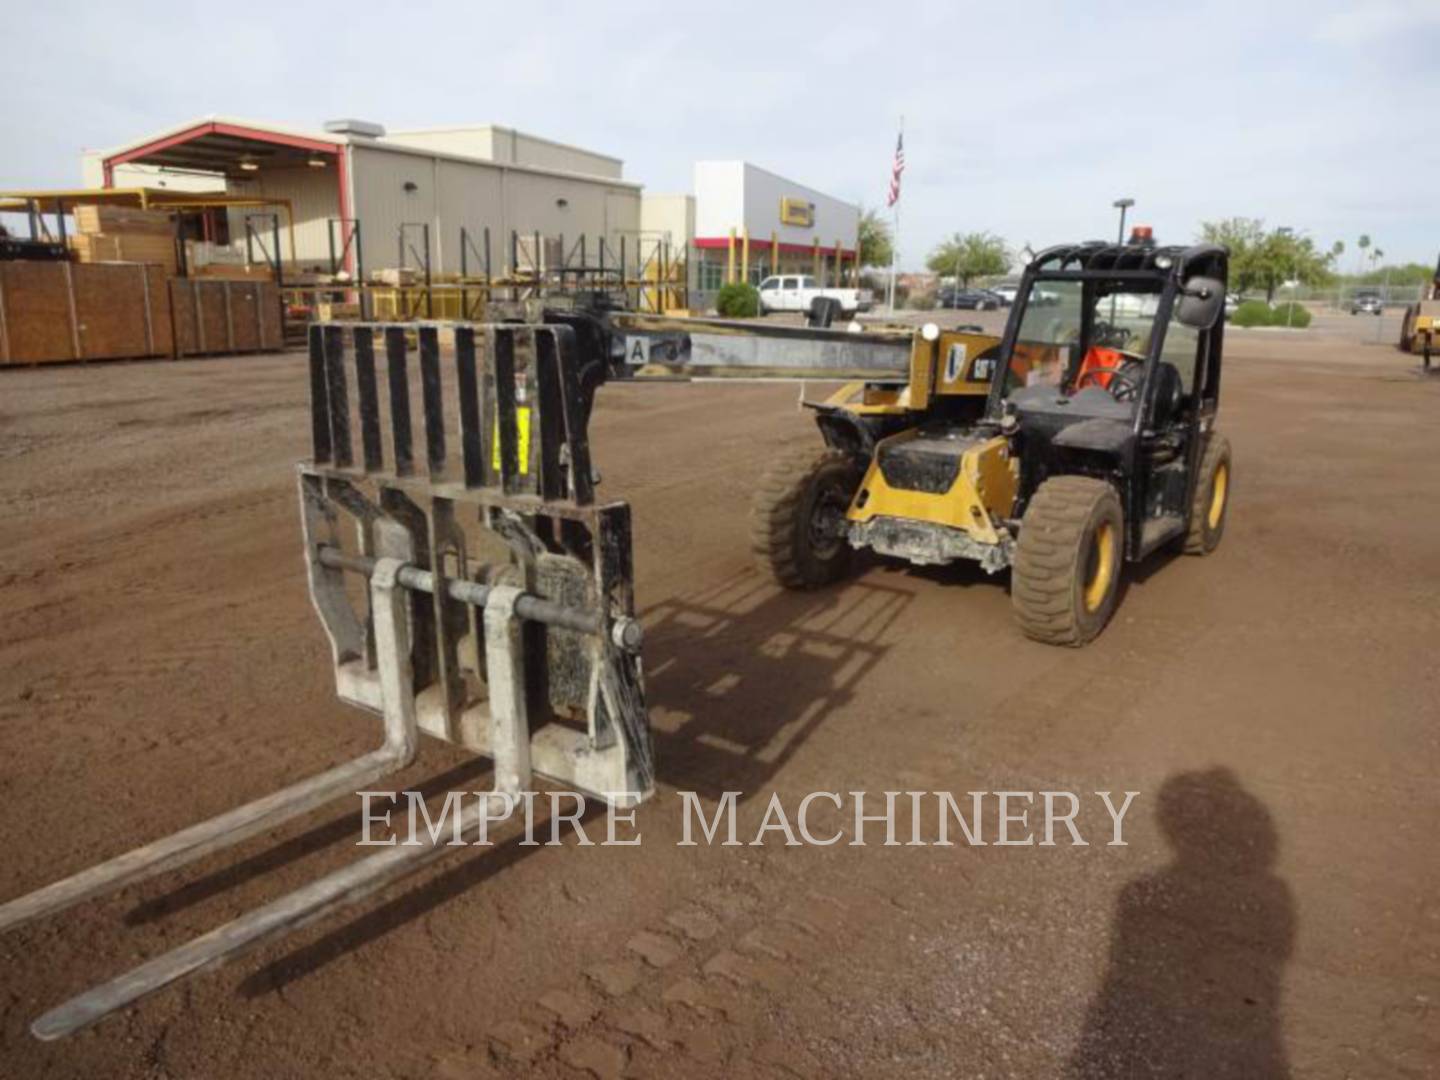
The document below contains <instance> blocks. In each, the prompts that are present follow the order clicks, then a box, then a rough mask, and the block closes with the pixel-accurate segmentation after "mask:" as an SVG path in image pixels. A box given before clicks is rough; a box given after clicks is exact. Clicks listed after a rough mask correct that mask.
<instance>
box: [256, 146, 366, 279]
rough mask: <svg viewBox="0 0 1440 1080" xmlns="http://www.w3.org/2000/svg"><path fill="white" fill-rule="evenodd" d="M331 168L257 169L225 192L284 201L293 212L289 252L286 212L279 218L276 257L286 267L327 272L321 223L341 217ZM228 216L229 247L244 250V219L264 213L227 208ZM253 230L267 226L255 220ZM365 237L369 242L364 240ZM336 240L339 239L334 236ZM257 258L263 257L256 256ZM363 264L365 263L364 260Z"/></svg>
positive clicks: (267, 241)
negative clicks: (292, 234) (257, 170)
mask: <svg viewBox="0 0 1440 1080" xmlns="http://www.w3.org/2000/svg"><path fill="white" fill-rule="evenodd" d="M335 170H336V167H335V164H334V163H333V162H329V163H327V164H326V166H325V168H323V169H313V168H311V167H310V166H308V165H306V166H301V167H299V168H294V169H262V170H261V171H260V172H257V173H256V174H255V176H254V178H253V179H248V180H231V181H230V184H229V191H230V193H231V194H232V195H257V196H260V195H263V196H270V197H274V198H282V199H289V200H290V203H291V207H292V209H293V211H294V214H295V247H296V250H295V251H292V250H291V249H290V235H289V231H288V230H287V229H286V228H285V214H284V211H283V210H279V209H277V211H276V212H278V213H279V214H280V257H281V259H283V260H284V261H285V262H286V263H287V264H289V265H290V266H292V267H294V268H297V269H300V270H310V269H315V268H318V269H320V270H321V271H328V270H329V269H330V249H329V241H328V238H327V233H326V228H327V226H326V222H327V221H328V220H329V219H330V218H333V217H339V216H340V197H339V188H338V187H337V185H336V179H335ZM227 213H228V214H229V216H230V239H231V242H232V244H233V245H234V246H235V247H237V248H239V249H240V250H242V251H243V250H244V247H245V218H246V217H247V216H248V215H256V214H262V213H269V211H260V210H255V209H232V210H229V211H227ZM254 224H255V228H256V229H257V231H261V232H265V230H267V229H268V224H267V223H266V222H265V221H263V220H257V221H255V223H254ZM367 239H368V238H367ZM337 242H339V241H338V238H337ZM271 246H272V243H271V239H270V237H269V235H266V236H265V247H266V250H269V248H270V247H271ZM255 257H256V258H257V259H260V258H262V257H263V256H262V255H261V254H260V252H259V251H257V252H256V253H255ZM365 262H366V264H367V265H369V263H370V259H369V257H368V254H367V257H366V259H365Z"/></svg>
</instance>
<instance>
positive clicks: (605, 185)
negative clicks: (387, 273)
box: [302, 145, 640, 273]
mask: <svg viewBox="0 0 1440 1080" xmlns="http://www.w3.org/2000/svg"><path fill="white" fill-rule="evenodd" d="M352 154H353V157H352V163H353V164H352V169H353V177H354V190H355V214H356V216H357V217H358V218H359V219H360V221H361V223H362V229H363V233H364V242H365V265H366V267H367V268H368V269H376V268H379V267H384V266H394V265H396V261H397V258H398V242H397V238H398V235H399V229H400V225H401V223H402V222H409V223H420V222H428V223H429V224H430V229H431V240H430V244H431V266H432V269H433V270H434V271H435V272H436V273H452V272H457V271H458V270H459V269H460V227H461V225H465V226H467V227H468V228H469V229H470V230H471V231H472V232H473V233H474V234H475V244H476V246H477V247H479V245H480V232H481V230H482V229H483V228H484V227H485V226H487V225H488V226H489V227H490V231H491V238H492V244H493V248H492V258H493V260H494V267H495V270H496V272H497V273H498V272H500V271H502V270H503V269H504V267H505V265H506V260H507V259H508V242H509V241H508V238H509V234H510V230H511V229H515V230H518V231H520V232H521V233H526V234H529V233H533V232H534V231H536V230H539V231H540V233H542V234H543V235H545V236H555V235H561V234H563V235H564V236H565V237H566V242H567V245H569V244H573V243H574V241H575V239H576V238H578V237H579V236H580V234H581V233H584V234H585V235H587V236H588V237H590V238H591V240H590V242H591V243H593V242H594V239H595V238H596V237H599V236H601V235H604V236H606V237H607V238H608V241H609V242H610V243H612V244H618V241H619V236H620V234H621V233H633V232H634V231H635V230H636V229H638V227H639V224H640V190H639V188H638V187H632V186H627V185H623V184H614V183H611V182H607V181H605V180H603V179H598V178H597V179H589V178H585V177H575V176H564V175H559V174H555V173H546V172H539V171H533V170H527V169H516V168H508V167H505V166H502V165H499V164H494V163H490V162H483V161H463V160H456V159H450V158H442V157H432V156H429V155H424V154H416V153H407V152H403V151H397V150H389V149H385V148H383V147H380V146H364V145H355V146H353V149H352ZM407 183H410V184H413V185H414V190H413V191H406V190H405V185H406V184H407ZM562 202H563V204H564V205H561V203H562ZM322 241H323V237H322ZM416 246H417V247H418V246H419V239H418V236H417V238H416ZM302 248H303V244H302ZM471 269H472V270H475V269H478V267H477V266H474V265H472V267H471Z"/></svg>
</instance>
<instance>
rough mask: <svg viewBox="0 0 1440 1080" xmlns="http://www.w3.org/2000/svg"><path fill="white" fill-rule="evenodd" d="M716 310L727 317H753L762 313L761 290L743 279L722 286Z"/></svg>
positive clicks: (717, 295)
mask: <svg viewBox="0 0 1440 1080" xmlns="http://www.w3.org/2000/svg"><path fill="white" fill-rule="evenodd" d="M715 310H716V311H718V312H719V313H720V315H721V317H722V318H726V319H753V318H754V317H755V316H756V315H759V314H760V291H759V290H758V289H756V288H755V286H754V285H750V284H747V283H746V282H743V281H736V282H732V283H731V284H729V285H722V286H720V292H719V293H717V294H716V296H715Z"/></svg>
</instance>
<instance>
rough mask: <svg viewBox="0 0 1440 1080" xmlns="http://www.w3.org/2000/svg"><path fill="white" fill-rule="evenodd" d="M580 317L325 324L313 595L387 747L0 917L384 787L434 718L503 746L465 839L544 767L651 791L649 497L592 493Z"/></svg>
mask: <svg viewBox="0 0 1440 1080" xmlns="http://www.w3.org/2000/svg"><path fill="white" fill-rule="evenodd" d="M584 333H585V326H584V324H583V323H578V322H577V323H575V324H573V325H572V324H567V323H565V322H558V323H550V324H543V325H534V324H495V325H480V326H472V325H457V326H453V327H450V326H446V325H443V324H422V325H420V326H418V327H417V326H416V325H415V324H413V323H412V324H403V325H381V324H335V323H317V324H315V325H313V326H312V327H311V330H310V339H309V347H310V348H309V374H310V390H311V394H310V397H311V430H312V440H313V456H312V458H311V460H310V461H308V462H305V463H302V464H301V465H300V466H299V467H298V472H299V493H300V505H301V516H302V521H303V525H304V534H305V557H306V564H307V569H308V576H309V585H310V596H311V600H312V602H313V604H314V607H315V610H316V612H317V613H318V614H319V616H320V620H321V623H322V625H323V626H324V629H325V633H326V635H327V637H328V638H329V641H330V646H331V651H332V656H333V661H334V669H335V686H336V691H337V693H338V694H339V696H340V697H341V698H342V699H343V700H345V701H347V702H349V703H351V704H353V705H357V706H359V707H361V708H363V709H366V710H368V711H370V712H374V713H377V714H379V715H380V717H381V721H382V731H383V736H384V737H383V741H382V742H381V744H380V746H379V747H378V748H376V749H375V750H372V751H370V752H369V753H367V754H364V755H362V756H360V757H358V758H356V759H354V760H352V761H348V762H345V763H344V764H341V765H337V766H335V767H334V768H331V769H328V770H326V771H325V772H323V773H320V774H319V775H317V776H314V777H311V778H310V779H308V780H305V781H302V782H300V783H297V784H293V785H291V786H290V787H287V788H285V789H283V790H281V791H278V792H275V793H273V794H271V795H268V796H265V797H264V798H261V799H257V800H256V801H254V802H251V803H247V804H246V805H244V806H241V807H238V808H236V809H234V810H231V811H229V812H227V813H224V814H221V815H219V816H218V817H215V818H211V819H210V820H208V821H204V822H201V823H199V824H197V825H193V826H191V827H189V828H187V829H184V830H181V831H180V832H178V833H175V834H173V835H171V836H169V837H166V838H164V839H161V840H157V841H154V842H153V843H150V844H148V845H146V846H144V847H141V848H138V849H136V850H134V851H131V852H128V853H126V854H124V855H120V856H118V857H116V858H114V859H111V860H110V861H108V862H105V863H102V864H100V865H98V866H95V867H92V868H90V869H88V870H85V871H82V872H81V873H78V874H76V875H74V876H72V877H70V878H66V879H65V880H63V881H59V882H56V883H55V884H53V885H50V886H47V887H45V888H43V889H40V890H38V891H37V892H34V893H31V894H30V895H28V896H24V897H21V898H19V899H17V900H13V901H11V902H9V903H7V904H4V905H0V930H5V929H10V928H13V927H17V926H20V925H22V924H25V923H28V922H31V921H33V920H35V919H39V918H42V917H44V916H46V915H50V914H53V913H55V912H58V911H61V910H63V909H65V908H68V907H71V906H73V905H75V904H78V903H80V902H82V901H84V900H87V899H90V898H93V897H96V896H100V895H103V894H105V893H109V892H113V891H116V890H118V889H121V888H124V887H125V886H127V885H131V884H134V883H136V882H139V881H143V880H146V879H147V878H150V877H153V876H155V875H157V874H160V873H163V872H165V871H167V870H171V869H175V868H177V867H179V866H182V865H184V864H186V863H189V862H192V861H194V860H196V859H199V858H202V857H204V856H206V855H209V854H211V853H213V852H215V851H219V850H221V849H223V848H226V847H230V846H233V845H235V844H238V843H240V842H241V841H243V840H246V839H248V838H250V837H252V836H255V835H257V834H259V833H261V832H263V831H265V830H267V829H270V828H273V827H275V826H277V825H280V824H282V823H284V822H286V821H289V820H291V819H293V818H295V817H298V816H299V815H301V814H304V813H307V812H308V811H310V810H312V809H315V808H316V807H318V806H320V805H322V804H324V803H326V802H329V801H330V800H332V799H335V798H339V797H341V796H344V795H348V794H350V793H353V792H355V791H356V790H358V789H361V788H365V787H367V786H369V785H371V784H374V783H375V782H376V781H378V780H381V779H382V778H384V777H385V776H388V775H391V774H393V773H395V772H398V771H399V770H401V769H403V768H404V767H406V766H407V765H409V764H410V763H411V762H412V761H413V760H414V758H415V756H416V753H417V749H418V743H419V733H420V732H422V731H423V732H425V733H427V734H429V735H433V736H435V737H437V738H441V739H445V740H446V741H449V742H452V743H456V744H458V745H460V746H464V747H466V748H467V749H470V750H473V751H475V752H476V753H477V754H483V755H486V756H488V757H490V758H492V759H493V761H494V764H495V770H494V789H493V791H491V792H490V793H489V794H488V796H487V797H486V798H484V799H482V800H479V801H477V802H475V803H472V804H467V806H466V808H465V809H464V810H463V811H462V818H461V825H460V829H461V833H462V835H467V834H469V833H471V832H474V831H476V830H478V828H479V827H480V825H481V824H482V817H487V816H488V817H489V818H491V819H492V820H493V819H498V818H501V817H504V816H505V815H506V814H508V813H509V812H510V810H511V809H512V808H513V807H514V805H515V801H516V799H517V798H518V797H519V796H520V795H521V794H522V793H523V792H525V791H528V790H531V789H532V787H533V785H534V782H535V777H536V776H540V777H544V778H546V779H547V780H549V781H552V782H553V783H555V784H557V785H560V786H563V787H565V788H566V789H568V790H573V791H579V792H583V793H585V794H587V795H590V796H592V797H597V798H599V799H601V800H604V801H606V802H608V803H611V804H613V805H617V806H633V805H635V804H637V803H639V802H641V801H643V800H645V799H646V798H648V797H649V796H650V794H651V793H652V791H653V788H654V766H653V760H652V749H651V739H650V729H649V723H648V718H647V715H646V711H645V701H644V693H643V687H642V677H641V665H640V659H639V651H640V645H641V632H640V625H639V623H638V622H637V621H636V620H635V617H634V597H633V580H632V560H631V539H630V510H629V507H628V505H626V504H625V503H623V502H608V503H599V502H597V501H596V499H595V479H594V476H593V473H592V469H591V460H590V450H589V440H588V435H587V427H588V423H589V416H590V407H591V404H592V401H593V394H594V391H595V388H596V386H598V385H599V383H600V382H601V381H603V379H604V377H605V372H604V371H603V370H597V368H596V366H595V365H596V361H597V356H598V357H599V359H600V360H601V362H603V353H599V351H598V350H596V349H594V348H593V347H590V346H591V344H592V343H588V342H583V341H577V336H578V335H582V334H584ZM412 339H413V341H414V344H415V346H416V347H415V348H414V349H412ZM377 352H383V363H384V368H383V371H384V375H385V379H384V382H383V383H382V382H381V381H380V380H379V379H378V378H377ZM417 355H418V370H413V369H412V364H411V361H412V359H414V358H416V357H417ZM415 385H418V389H419V399H420V400H419V417H420V422H419V425H418V427H419V431H420V434H421V436H422V437H423V445H422V446H421V447H420V448H419V450H420V452H419V456H417V452H416V447H415V445H414V435H415V433H416V429H417V425H416V423H415V410H414V409H413V408H412V400H411V398H412V395H411V391H412V386H415ZM352 388H353V393H352ZM382 397H383V399H384V401H385V407H384V408H382V406H381V401H382ZM352 403H353V404H352ZM357 431H358V440H357V438H356V437H355V436H356V433H357ZM357 443H358V449H359V456H358V459H357V457H356V447H357ZM387 446H388V449H389V453H388V454H387V453H386V449H387ZM347 536H348V537H350V539H351V542H350V543H349V544H348V545H347V542H346V538H347ZM487 551H488V553H489V555H490V557H489V558H488V559H486V558H484V557H483V556H484V555H485V554H486V553H487ZM445 850H446V847H445V846H444V844H442V843H439V842H438V841H437V840H436V839H434V838H431V837H426V838H424V839H422V841H421V842H420V843H418V844H414V845H410V844H406V845H400V846H395V847H388V848H386V849H385V850H384V851H382V852H380V853H379V854H375V855H370V856H368V857H367V858H364V859H360V860H358V861H357V862H355V863H353V864H351V865H350V866H348V867H346V868H345V869H342V870H339V871H337V872H335V873H333V874H330V875H328V876H326V877H323V878H321V879H319V880H317V881H315V882H312V883H311V884H309V885H307V886H304V887H303V888H300V889H298V890H296V891H294V892H292V893H290V894H289V895H287V896H283V897H281V898H279V899H277V900H274V901H272V902H270V903H268V904H266V905H264V906H263V907H261V908H259V909H257V910H255V911H253V912H250V913H248V914H246V915H242V916H240V917H239V918H237V919H235V920H233V921H232V922H230V923H228V924H226V925H224V926H222V927H219V928H218V929H216V930H213V931H211V932H209V933H207V934H204V935H202V936H200V937H198V938H196V939H194V940H193V941H191V942H189V943H188V944H186V945H183V946H180V947H179V948H177V949H174V950H172V951H170V952H168V953H166V954H164V955H162V956H160V957H157V958H156V959H154V960H151V961H148V962H146V963H144V964H142V965H140V966H139V967H137V968H135V969H134V970H132V971H130V972H128V973H126V974H124V975H121V976H119V977H117V978H116V979H113V980H111V981H110V982H108V983H105V984H103V985H101V986H99V987H97V988H95V989H93V990H90V991H88V992H86V993H84V994H82V995H80V996H78V997H76V998H73V999H71V1000H70V1001H69V1002H66V1003H65V1004H63V1005H61V1006H59V1007H58V1008H56V1009H54V1010H52V1011H50V1012H48V1013H46V1014H45V1015H44V1016H42V1017H40V1018H39V1019H38V1020H37V1021H36V1022H35V1023H34V1025H33V1026H32V1030H33V1031H34V1033H35V1034H36V1035H37V1036H38V1037H40V1038H42V1039H53V1038H58V1037H61V1036H64V1035H67V1034H70V1033H72V1032H74V1031H77V1030H79V1029H81V1028H84V1027H87V1026H89V1025H90V1024H92V1023H94V1022H96V1021H97V1020H99V1019H101V1018H103V1017H104V1016H106V1015H107V1014H109V1013H111V1012H113V1011H115V1010H117V1009H120V1008H123V1007H125V1006H127V1005H129V1004H132V1003H133V1002H135V1001H137V1000H139V999H140V998H142V997H144V996H146V995H148V994H150V993H153V992H155V991H157V990H160V989H162V988H163V987H165V986H167V985H169V984H171V983H174V982H177V981H179V980H181V979H184V978H186V977H188V976H190V975H193V974H195V973H197V972H199V971H202V970H205V969H208V968H212V967H216V966H218V965H220V964H223V963H224V962H226V961H227V960H229V959H231V958H233V957H235V956H237V955H239V954H240V953H242V952H244V951H245V950H247V949H250V948H253V947H255V946H258V945H260V944H262V943H264V942H266V941H270V940H273V939H275V938H277V937H280V936H283V935H284V934H286V933H288V932H289V931H291V930H294V929H297V928H299V927H301V926H304V925H307V924H308V923H310V922H313V921H315V920H316V919H318V918H321V917H323V916H324V915H326V914H328V913H329V912H331V911H333V910H335V909H337V908H339V907H342V906H345V905H347V904H350V903H354V902H357V901H359V900H361V899H363V898H364V897H366V896H369V895H370V894H371V893H373V892H375V891H377V890H378V889H381V888H383V887H384V886H386V885H388V884H389V883H391V882H393V881H395V880H397V879H398V878H400V877H403V876H404V875H406V874H408V873H410V872H412V871H414V870H416V869H418V868H420V867H421V866H424V865H426V864H427V863H429V862H431V861H433V860H434V859H436V858H438V857H439V856H440V855H442V854H443V853H444V852H445Z"/></svg>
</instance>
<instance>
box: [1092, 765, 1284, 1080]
mask: <svg viewBox="0 0 1440 1080" xmlns="http://www.w3.org/2000/svg"><path fill="white" fill-rule="evenodd" d="M1157 814H1158V817H1159V822H1160V827H1161V829H1162V830H1163V832H1164V834H1165V837H1166V839H1167V840H1168V841H1169V843H1170V845H1171V847H1173V848H1174V852H1175V857H1174V860H1173V861H1172V862H1171V863H1170V864H1169V865H1168V866H1166V867H1164V868H1163V869H1161V870H1158V871H1156V872H1155V873H1153V874H1147V875H1145V876H1144V877H1141V878H1137V879H1136V880H1134V881H1132V882H1130V883H1129V884H1127V885H1126V886H1125V888H1124V890H1123V891H1122V892H1121V894H1120V899H1119V902H1118V905H1117V910H1116V914H1115V921H1114V924H1113V936H1112V939H1111V948H1110V963H1109V968H1108V970H1107V972H1106V975H1105V981H1104V983H1103V985H1102V986H1101V988H1100V991H1099V993H1098V994H1097V995H1096V998H1095V1000H1094V1002H1092V1004H1091V1006H1090V1011H1089V1014H1088V1016H1087V1018H1086V1023H1085V1028H1084V1031H1083V1032H1082V1034H1081V1037H1080V1041H1079V1044H1078V1046H1077V1048H1076V1051H1075V1054H1074V1057H1073V1058H1072V1059H1071V1061H1070V1070H1069V1074H1070V1075H1071V1076H1073V1077H1082V1078H1087V1080H1089V1078H1099V1077H1127V1078H1128V1077H1161V1076H1163V1077H1167V1078H1170V1077H1204V1078H1207V1080H1209V1078H1215V1080H1220V1078H1227V1077H1236V1078H1240V1077H1243V1078H1245V1080H1268V1078H1273V1077H1288V1076H1289V1075H1290V1069H1289V1065H1288V1064H1287V1062H1286V1056H1285V1044H1284V1038H1283V1034H1282V1030H1281V1028H1282V1023H1281V1009H1280V998H1281V983H1282V974H1283V971H1284V967H1285V962H1286V961H1287V960H1288V959H1289V956H1290V952H1291V947H1292V944H1293V942H1294V938H1295V906H1294V901H1293V900H1292V898H1291V895H1290V888H1289V886H1287V885H1286V884H1285V882H1284V881H1283V880H1282V879H1280V878H1279V877H1277V876H1276V875H1275V873H1274V869H1273V867H1274V863H1275V855H1276V851H1277V848H1278V840H1277V837H1276V833H1275V827H1274V823H1273V822H1272V821H1271V818H1270V814H1269V811H1267V810H1266V808H1265V806H1264V804H1263V803H1261V802H1260V800H1259V799H1257V798H1255V796H1254V795H1252V794H1250V793H1249V792H1248V791H1246V790H1245V789H1244V788H1243V787H1242V786H1241V785H1240V782H1239V781H1238V780H1237V779H1236V777H1235V775H1234V774H1233V773H1232V772H1230V770H1228V769H1211V770H1209V771H1206V772H1194V773H1182V774H1179V775H1177V776H1172V777H1171V778H1170V779H1168V780H1167V781H1166V782H1165V784H1164V786H1163V787H1162V788H1161V789H1160V798H1159V808H1158V811H1157Z"/></svg>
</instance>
